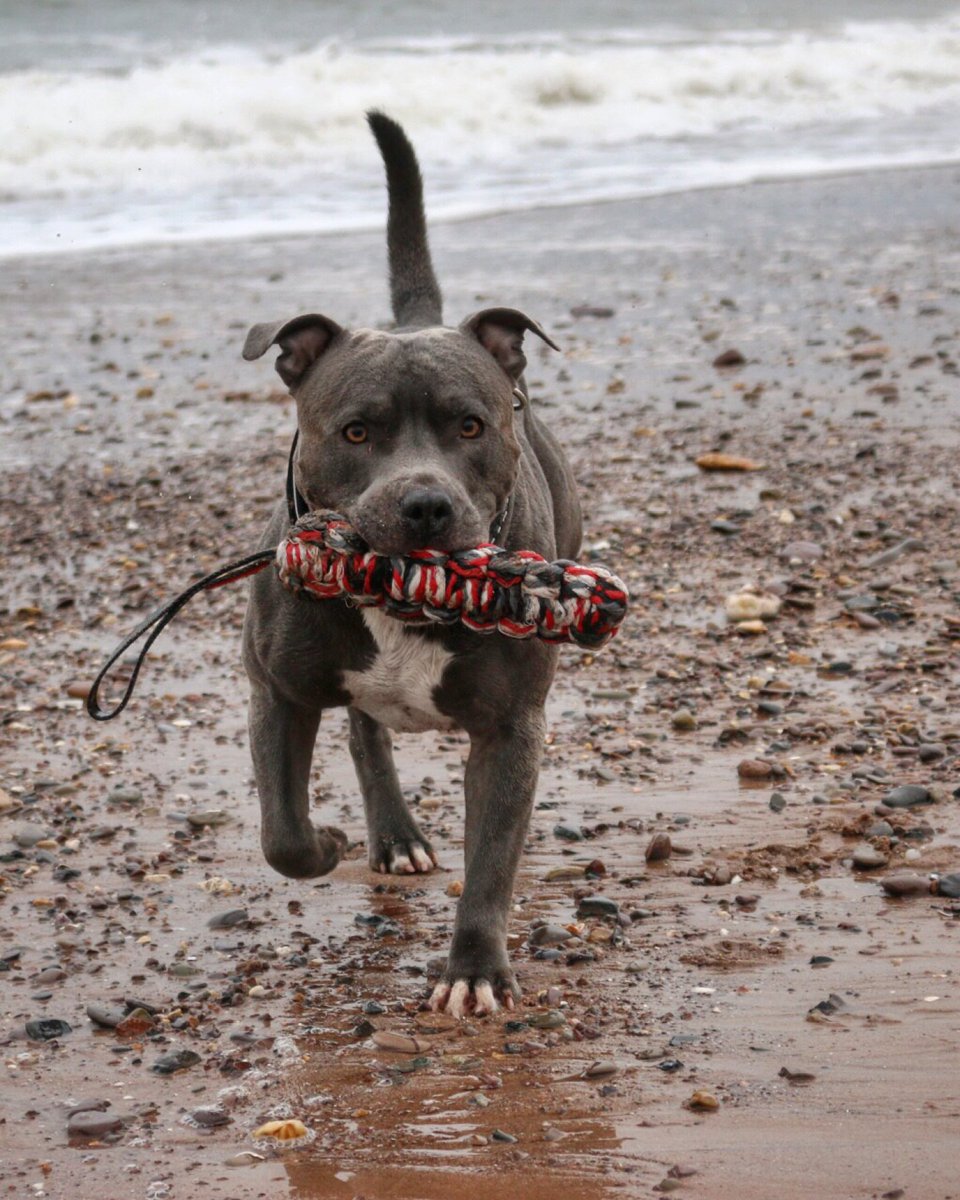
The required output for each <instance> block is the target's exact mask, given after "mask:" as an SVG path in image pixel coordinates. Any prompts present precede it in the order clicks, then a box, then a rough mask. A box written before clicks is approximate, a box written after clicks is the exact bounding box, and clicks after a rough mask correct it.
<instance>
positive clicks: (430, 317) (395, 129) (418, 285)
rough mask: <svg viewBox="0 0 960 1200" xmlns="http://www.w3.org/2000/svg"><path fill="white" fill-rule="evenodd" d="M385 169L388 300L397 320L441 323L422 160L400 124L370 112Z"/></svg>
mask: <svg viewBox="0 0 960 1200" xmlns="http://www.w3.org/2000/svg"><path fill="white" fill-rule="evenodd" d="M367 124H368V125H369V126H370V130H371V132H372V133H373V136H374V137H375V138H376V139H377V145H378V146H379V147H380V153H381V155H382V156H383V165H384V167H385V168H386V171H387V196H388V198H389V211H388V216H387V259H388V262H389V264H390V300H391V303H392V305H393V315H394V318H395V320H396V322H397V324H398V325H415V326H425V325H439V324H440V322H441V321H442V319H443V298H442V296H441V294H440V285H439V284H438V283H437V277H436V275H435V274H434V273H433V263H432V261H431V259H430V246H429V243H428V241H427V221H426V216H425V214H424V209H423V178H422V176H421V175H420V165H419V163H418V162H417V156H416V154H415V152H414V149H413V146H411V145H410V141H409V139H408V138H407V135H406V134H405V133H404V132H403V129H402V128H401V126H399V125H398V124H397V122H396V121H394V120H393V119H392V118H390V117H388V116H387V115H386V114H385V113H382V112H377V111H376V110H374V111H371V112H368V113H367Z"/></svg>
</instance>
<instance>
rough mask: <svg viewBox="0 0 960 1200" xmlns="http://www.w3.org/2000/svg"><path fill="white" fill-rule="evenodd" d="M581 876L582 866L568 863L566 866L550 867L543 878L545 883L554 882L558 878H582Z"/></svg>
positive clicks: (582, 874) (582, 872)
mask: <svg viewBox="0 0 960 1200" xmlns="http://www.w3.org/2000/svg"><path fill="white" fill-rule="evenodd" d="M583 876H584V868H583V867H577V866H573V865H570V866H567V867H551V868H550V870H549V871H548V872H547V873H546V875H544V877H543V878H544V880H545V881H546V882H547V883H554V882H556V880H558V879H582V878H583Z"/></svg>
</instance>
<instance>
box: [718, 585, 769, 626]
mask: <svg viewBox="0 0 960 1200" xmlns="http://www.w3.org/2000/svg"><path fill="white" fill-rule="evenodd" d="M725 608H726V613H727V620H728V621H758V620H759V621H767V620H769V619H770V618H771V617H775V616H777V614H778V613H779V612H780V597H779V596H767V595H757V594H756V593H755V592H732V593H731V594H730V595H729V596H727V598H726V601H725Z"/></svg>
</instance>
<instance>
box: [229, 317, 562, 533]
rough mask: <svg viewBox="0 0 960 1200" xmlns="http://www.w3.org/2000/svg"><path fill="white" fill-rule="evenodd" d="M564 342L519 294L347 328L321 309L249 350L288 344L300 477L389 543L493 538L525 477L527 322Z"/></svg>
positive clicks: (305, 489)
mask: <svg viewBox="0 0 960 1200" xmlns="http://www.w3.org/2000/svg"><path fill="white" fill-rule="evenodd" d="M528 330H529V331H530V332H532V333H535V334H536V335H537V336H538V337H540V338H542V339H543V340H544V341H545V342H546V343H547V344H548V345H550V346H553V347H554V349H556V348H557V347H556V346H555V345H554V343H553V342H552V341H551V340H550V338H549V337H548V336H547V334H546V333H544V331H543V330H542V329H541V328H540V326H539V325H538V324H537V323H536V322H535V321H533V320H531V319H530V318H529V317H527V316H525V315H524V314H523V313H521V312H518V311H516V310H515V309H511V308H493V309H486V310H484V311H483V312H480V313H477V314H475V315H474V316H472V317H469V318H468V319H467V320H466V321H464V322H463V324H462V325H460V327H459V328H457V329H448V328H446V327H436V328H431V329H420V330H416V331H413V332H399V333H385V332H381V331H378V330H370V329H360V330H354V331H350V330H346V329H343V328H341V327H340V326H339V325H337V324H336V323H335V322H334V321H331V320H330V319H329V318H328V317H324V316H320V315H318V314H314V313H311V314H307V315H305V316H300V317H295V318H294V319H293V320H292V321H286V322H281V323H279V324H276V325H255V326H254V327H253V329H251V330H250V333H249V334H248V335H247V340H246V343H245V345H244V348H243V356H244V358H247V359H253V358H259V357H260V356H261V355H262V354H264V353H265V352H266V350H267V349H268V348H269V347H270V346H272V345H279V347H280V351H281V353H280V356H279V357H278V359H277V364H276V366H277V372H278V373H279V375H280V378H281V379H282V380H283V382H284V383H285V384H286V385H287V387H288V388H289V389H290V392H291V393H292V395H293V396H294V397H295V398H296V401H297V414H298V420H299V425H300V443H299V452H298V459H297V463H296V468H295V470H296V484H297V488H298V489H299V491H300V493H301V494H302V495H303V496H304V497H305V499H306V500H307V501H308V503H309V505H310V507H311V508H312V509H321V508H329V509H334V510H335V511H337V512H340V513H342V514H343V515H344V516H345V517H347V519H348V520H349V521H350V522H351V524H353V525H354V527H355V528H356V529H357V530H358V532H359V533H360V534H361V536H362V537H363V538H364V540H365V541H366V542H367V543H368V544H369V545H370V547H371V548H372V549H373V550H376V551H377V552H378V553H380V554H407V553H409V552H410V551H411V550H415V549H421V548H423V547H431V548H433V549H437V550H459V549H463V548H465V547H468V546H475V545H477V544H478V543H480V542H483V541H486V540H487V539H488V537H489V534H490V527H491V524H492V523H493V521H494V519H495V518H496V517H497V515H498V514H499V513H500V512H501V511H502V510H503V508H504V506H505V504H506V503H507V499H508V497H509V495H510V493H511V491H512V489H513V486H514V482H515V479H516V471H517V460H518V458H519V456H520V447H519V444H518V441H517V435H516V432H515V430H514V420H515V411H514V410H515V407H516V404H517V395H518V394H519V395H522V393H517V391H516V388H517V381H518V380H519V378H520V376H521V374H522V373H523V369H524V367H525V366H526V359H525V358H524V355H523V349H522V346H523V335H524V333H525V332H526V331H528Z"/></svg>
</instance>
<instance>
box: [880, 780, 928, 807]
mask: <svg viewBox="0 0 960 1200" xmlns="http://www.w3.org/2000/svg"><path fill="white" fill-rule="evenodd" d="M883 802H884V804H885V805H886V806H887V808H915V807H916V806H917V805H918V804H932V803H933V793H932V792H931V791H930V789H929V788H925V787H920V786H919V784H915V783H905V784H902V785H901V786H900V787H895V788H891V789H890V791H889V792H887V794H886V796H885V797H884V799H883Z"/></svg>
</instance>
